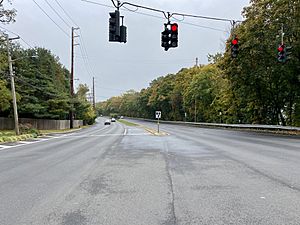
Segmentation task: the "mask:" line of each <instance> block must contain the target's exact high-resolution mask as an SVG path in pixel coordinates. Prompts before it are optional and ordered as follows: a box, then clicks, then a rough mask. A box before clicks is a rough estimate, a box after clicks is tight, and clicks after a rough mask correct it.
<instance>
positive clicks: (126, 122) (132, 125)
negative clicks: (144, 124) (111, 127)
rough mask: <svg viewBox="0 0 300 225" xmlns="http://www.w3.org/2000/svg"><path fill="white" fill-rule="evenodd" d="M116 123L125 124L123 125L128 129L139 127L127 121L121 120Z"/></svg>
mask: <svg viewBox="0 0 300 225" xmlns="http://www.w3.org/2000/svg"><path fill="white" fill-rule="evenodd" d="M118 121H119V122H120V123H123V124H125V125H127V126H130V127H137V126H139V125H138V124H136V123H132V122H128V121H127V120H123V119H119V120H118Z"/></svg>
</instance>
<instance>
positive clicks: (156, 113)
mask: <svg viewBox="0 0 300 225" xmlns="http://www.w3.org/2000/svg"><path fill="white" fill-rule="evenodd" d="M155 118H156V119H157V133H159V119H160V118H161V111H155Z"/></svg>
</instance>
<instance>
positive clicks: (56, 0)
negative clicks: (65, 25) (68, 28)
mask: <svg viewBox="0 0 300 225" xmlns="http://www.w3.org/2000/svg"><path fill="white" fill-rule="evenodd" d="M54 1H55V2H56V3H57V5H58V6H59V7H60V8H61V10H62V11H63V12H64V13H65V15H66V16H67V17H68V18H69V20H70V21H71V22H72V23H73V24H75V25H76V26H77V27H79V26H78V25H77V23H76V22H75V21H74V20H73V18H72V17H71V16H70V15H69V13H68V12H67V11H66V10H65V9H64V7H63V6H62V5H61V4H60V3H59V1H58V0H54Z"/></svg>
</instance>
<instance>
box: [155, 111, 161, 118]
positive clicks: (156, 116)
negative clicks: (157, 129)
mask: <svg viewBox="0 0 300 225" xmlns="http://www.w3.org/2000/svg"><path fill="white" fill-rule="evenodd" d="M155 118H156V119H160V118H161V111H155Z"/></svg>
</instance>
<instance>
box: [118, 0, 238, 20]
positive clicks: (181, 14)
mask: <svg viewBox="0 0 300 225" xmlns="http://www.w3.org/2000/svg"><path fill="white" fill-rule="evenodd" d="M123 5H130V6H134V7H137V8H141V9H145V10H149V11H154V12H161V13H163V14H164V16H166V15H168V18H167V19H170V18H171V17H172V16H173V15H178V16H183V17H193V18H199V19H206V20H216V21H223V22H232V21H234V20H230V19H225V18H217V17H210V16H201V15H193V14H186V13H176V12H175V13H170V12H167V11H165V10H161V9H155V8H152V7H148V6H142V5H137V4H133V3H130V2H123V3H122V4H121V5H120V7H122V6H123Z"/></svg>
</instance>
